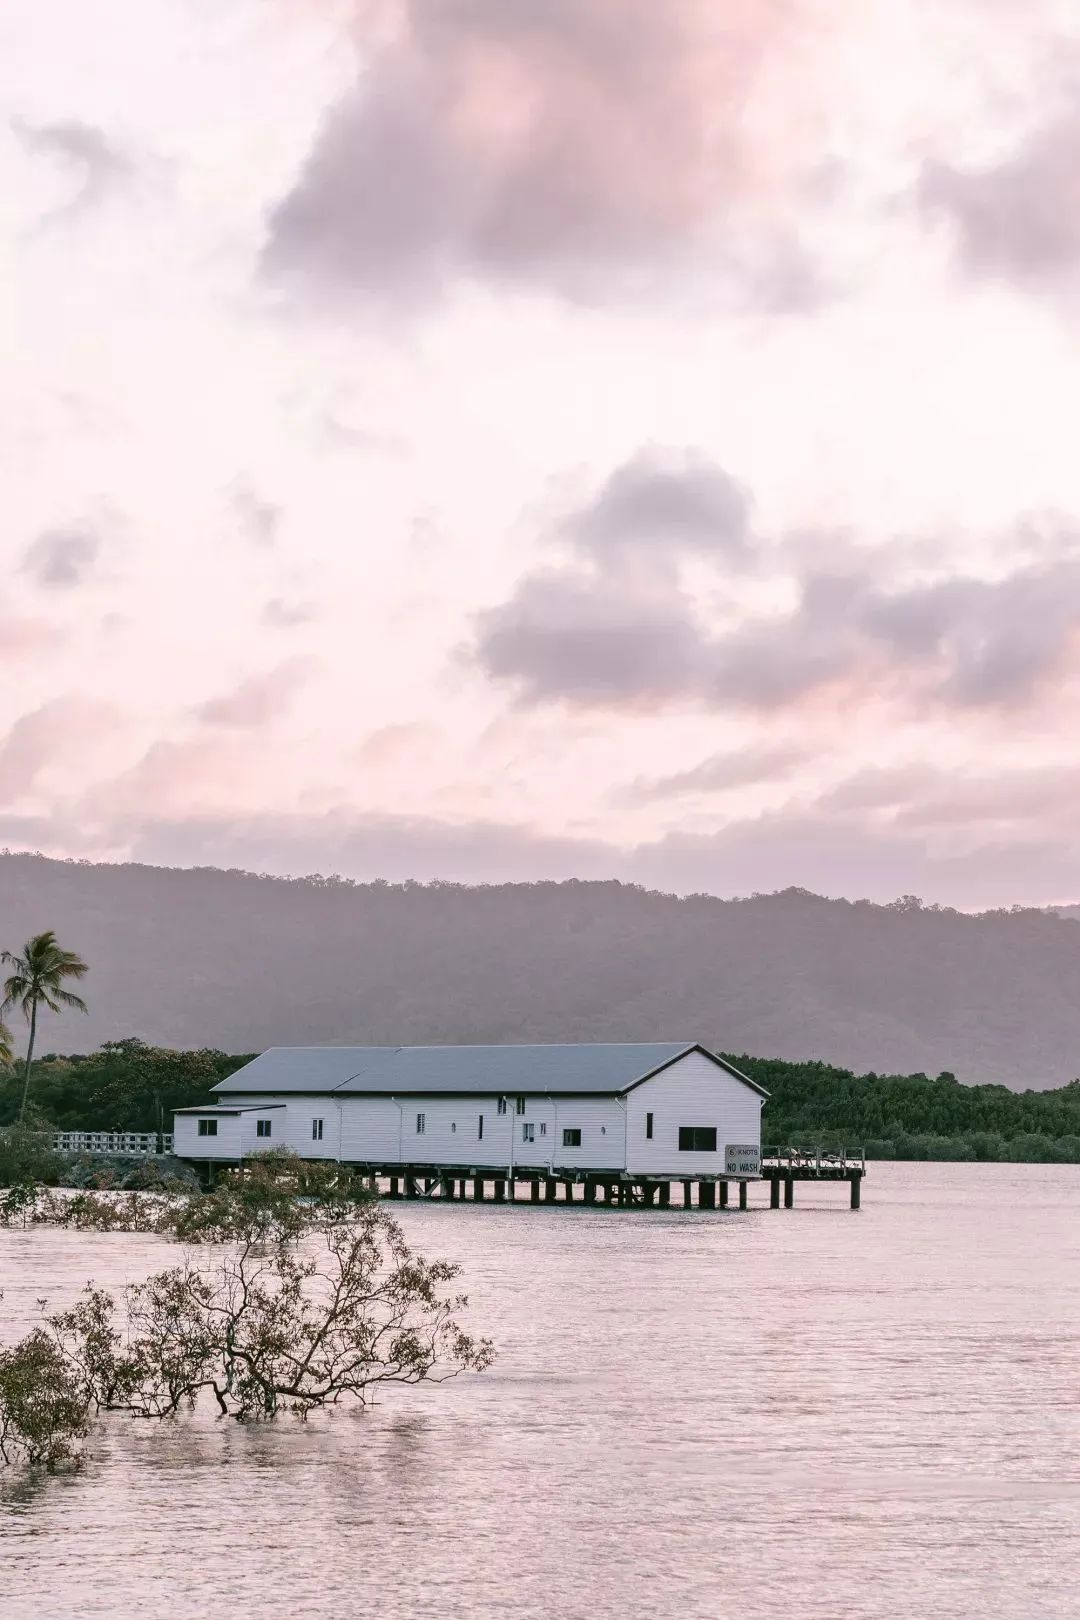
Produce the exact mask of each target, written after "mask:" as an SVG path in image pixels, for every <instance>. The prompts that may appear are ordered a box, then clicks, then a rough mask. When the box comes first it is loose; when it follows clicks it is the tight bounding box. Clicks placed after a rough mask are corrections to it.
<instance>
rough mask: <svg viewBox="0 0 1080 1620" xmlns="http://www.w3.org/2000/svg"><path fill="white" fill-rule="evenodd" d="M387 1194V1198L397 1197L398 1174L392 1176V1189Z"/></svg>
mask: <svg viewBox="0 0 1080 1620" xmlns="http://www.w3.org/2000/svg"><path fill="white" fill-rule="evenodd" d="M386 1196H387V1198H396V1197H397V1196H398V1178H397V1176H391V1177H390V1191H389V1192H388V1193H387V1195H386Z"/></svg>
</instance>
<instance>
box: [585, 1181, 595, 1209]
mask: <svg viewBox="0 0 1080 1620" xmlns="http://www.w3.org/2000/svg"><path fill="white" fill-rule="evenodd" d="M585 1202H586V1203H587V1204H595V1203H596V1182H595V1181H593V1179H592V1177H591V1176H589V1177H588V1178H587V1179H586V1182H585Z"/></svg>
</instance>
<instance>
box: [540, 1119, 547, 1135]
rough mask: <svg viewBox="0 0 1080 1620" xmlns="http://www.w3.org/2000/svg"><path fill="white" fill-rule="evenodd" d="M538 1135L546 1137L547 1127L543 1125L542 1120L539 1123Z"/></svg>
mask: <svg viewBox="0 0 1080 1620" xmlns="http://www.w3.org/2000/svg"><path fill="white" fill-rule="evenodd" d="M540 1135H541V1136H546V1135H547V1126H546V1125H545V1124H544V1121H543V1120H541V1121H540Z"/></svg>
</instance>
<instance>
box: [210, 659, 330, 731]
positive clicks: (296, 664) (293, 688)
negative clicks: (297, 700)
mask: <svg viewBox="0 0 1080 1620" xmlns="http://www.w3.org/2000/svg"><path fill="white" fill-rule="evenodd" d="M314 667H315V665H314V660H312V659H310V658H289V659H286V661H285V662H284V663H281V664H278V665H277V667H276V668H275V669H271V670H269V671H268V672H267V673H266V674H265V675H250V676H248V677H247V679H246V680H242V681H241V682H240V683H239V685H238V686H236V687H234V688H233V690H232V691H231V692H226V693H225V694H224V695H223V696H222V697H218V698H211V699H210V700H209V701H208V702H206V703H200V704H199V706H198V707H197V708H196V710H195V714H196V716H197V718H198V719H199V720H201V721H202V722H203V724H204V725H209V726H235V727H237V728H238V729H242V730H258V729H259V728H261V727H263V726H268V725H270V724H272V722H273V721H275V720H277V719H279V718H280V716H281V715H283V714H284V713H285V711H286V710H287V709H288V707H289V705H290V704H291V702H292V700H293V698H294V697H295V696H296V694H297V692H298V691H299V690H300V688H301V686H303V685H304V683H305V682H306V681H307V680H308V679H309V677H310V676H311V674H312V672H313V670H314Z"/></svg>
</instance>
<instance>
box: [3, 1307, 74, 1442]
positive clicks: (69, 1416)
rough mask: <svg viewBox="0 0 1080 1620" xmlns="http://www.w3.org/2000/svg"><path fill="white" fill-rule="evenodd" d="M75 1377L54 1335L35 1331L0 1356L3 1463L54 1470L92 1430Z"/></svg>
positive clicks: (42, 1330)
mask: <svg viewBox="0 0 1080 1620" xmlns="http://www.w3.org/2000/svg"><path fill="white" fill-rule="evenodd" d="M89 1426H90V1425H89V1415H88V1411H87V1406H86V1402H85V1400H84V1399H83V1398H82V1394H81V1391H80V1389H79V1384H78V1380H77V1377H76V1375H75V1372H74V1371H73V1369H72V1367H71V1365H70V1363H69V1360H68V1358H67V1357H66V1356H65V1355H64V1353H63V1351H62V1349H61V1348H60V1347H59V1346H58V1345H57V1343H56V1340H55V1338H54V1337H53V1335H52V1334H51V1333H50V1332H49V1331H48V1330H47V1329H45V1328H35V1329H34V1331H33V1332H32V1333H30V1334H28V1335H27V1336H26V1338H25V1339H23V1340H21V1342H20V1343H19V1344H16V1345H14V1346H12V1348H11V1349H10V1350H3V1351H0V1458H3V1460H4V1462H14V1461H16V1460H23V1461H25V1462H28V1463H37V1464H42V1465H44V1466H45V1467H46V1468H55V1467H56V1465H57V1463H59V1462H63V1461H65V1460H66V1459H68V1458H70V1457H71V1456H72V1454H73V1452H74V1449H75V1442H76V1441H78V1440H81V1439H82V1438H83V1436H84V1435H86V1434H87V1432H88V1430H89Z"/></svg>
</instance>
